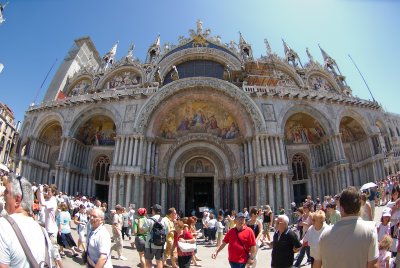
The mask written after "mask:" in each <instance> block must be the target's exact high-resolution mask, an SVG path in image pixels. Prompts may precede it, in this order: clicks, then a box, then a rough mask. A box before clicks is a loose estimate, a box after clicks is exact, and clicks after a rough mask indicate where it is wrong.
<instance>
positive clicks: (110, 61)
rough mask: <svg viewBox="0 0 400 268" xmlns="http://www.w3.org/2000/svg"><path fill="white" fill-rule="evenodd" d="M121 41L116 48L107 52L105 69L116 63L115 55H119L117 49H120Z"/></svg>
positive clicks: (104, 58)
mask: <svg viewBox="0 0 400 268" xmlns="http://www.w3.org/2000/svg"><path fill="white" fill-rule="evenodd" d="M118 44H119V41H117V43H115V44H114V46H113V47H112V48H111V49H110V51H108V52H107V54H106V55H104V57H103V60H104V62H105V64H106V66H105V68H106V69H107V68H108V66H109V65H112V64H113V63H114V58H115V54H117V47H118Z"/></svg>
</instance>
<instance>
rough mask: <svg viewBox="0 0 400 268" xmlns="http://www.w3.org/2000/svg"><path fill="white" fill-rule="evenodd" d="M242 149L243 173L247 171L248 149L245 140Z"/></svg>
mask: <svg viewBox="0 0 400 268" xmlns="http://www.w3.org/2000/svg"><path fill="white" fill-rule="evenodd" d="M243 151H244V154H243V155H244V173H245V174H246V173H248V172H249V164H248V153H247V152H248V150H247V142H246V141H245V142H244V144H243Z"/></svg>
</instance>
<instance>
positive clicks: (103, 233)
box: [86, 208, 113, 268]
mask: <svg viewBox="0 0 400 268" xmlns="http://www.w3.org/2000/svg"><path fill="white" fill-rule="evenodd" d="M90 226H91V230H90V232H89V235H88V237H87V242H86V243H87V252H86V256H87V263H88V267H96V268H97V267H101V268H112V267H113V265H112V263H111V237H110V234H109V233H108V231H107V229H106V227H105V226H104V212H103V210H102V209H98V208H94V209H92V210H91V211H90ZM89 265H90V266H89Z"/></svg>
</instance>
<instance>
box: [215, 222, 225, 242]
mask: <svg viewBox="0 0 400 268" xmlns="http://www.w3.org/2000/svg"><path fill="white" fill-rule="evenodd" d="M223 219H224V217H223V216H218V219H217V224H216V228H217V247H219V246H220V245H221V243H222V237H223V236H224V229H225V227H224V225H223V224H222V220H223Z"/></svg>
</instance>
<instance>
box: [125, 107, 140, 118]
mask: <svg viewBox="0 0 400 268" xmlns="http://www.w3.org/2000/svg"><path fill="white" fill-rule="evenodd" d="M137 106H138V105H137V104H132V105H127V106H126V108H125V115H124V122H132V121H135V117H136V110H137Z"/></svg>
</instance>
